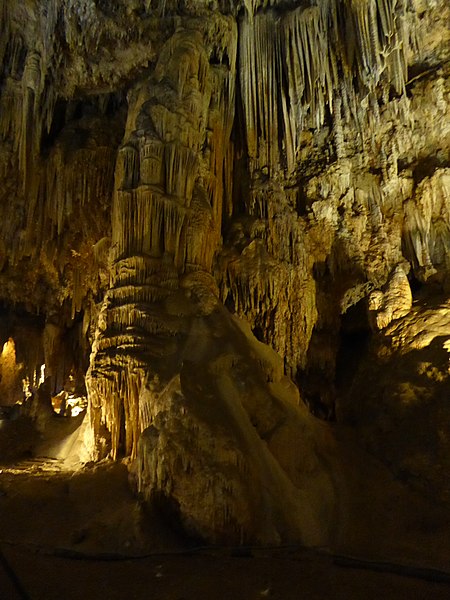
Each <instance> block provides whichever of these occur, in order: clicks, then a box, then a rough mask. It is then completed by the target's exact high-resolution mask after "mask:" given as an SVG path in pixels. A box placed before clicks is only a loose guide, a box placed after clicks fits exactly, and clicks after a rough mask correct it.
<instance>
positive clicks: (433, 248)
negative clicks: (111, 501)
mask: <svg viewBox="0 0 450 600" xmlns="http://www.w3.org/2000/svg"><path fill="white" fill-rule="evenodd" d="M449 19H450V8H449V6H448V5H447V2H445V1H444V0H344V1H339V0H321V1H319V0H304V1H301V2H294V3H293V2H289V1H287V0H286V1H285V0H264V1H262V0H244V1H231V0H197V1H195V2H194V1H189V0H184V1H175V0H133V1H128V2H121V1H120V0H111V1H108V2H106V1H104V0H45V1H43V2H37V1H36V0H27V1H26V2H9V1H7V0H4V1H3V2H2V5H1V12H0V56H1V58H2V63H1V64H2V72H1V76H0V156H1V163H0V178H1V182H2V185H1V187H0V189H1V192H0V283H1V286H0V303H1V305H0V308H1V313H0V325H1V327H0V331H1V333H2V340H1V341H2V343H5V342H7V341H8V339H9V338H11V339H12V340H14V342H15V344H16V353H17V359H16V360H17V362H18V363H20V364H21V365H22V366H21V369H22V371H21V373H22V376H23V378H24V379H25V380H27V382H28V384H27V385H29V387H30V389H31V388H33V386H34V388H35V390H34V391H37V387H38V385H39V384H38V378H37V377H36V374H37V373H39V372H40V370H41V369H42V365H44V364H45V374H46V376H47V377H49V378H50V379H49V380H48V381H47V384H46V385H48V386H50V388H51V389H50V391H51V393H53V394H54V395H56V394H58V393H59V392H61V390H63V389H66V388H67V382H68V380H69V378H70V380H71V381H72V382H73V383H72V385H74V386H75V387H77V388H78V389H79V390H80V393H83V392H84V386H86V389H87V395H88V400H89V407H88V413H87V416H86V419H87V431H86V443H87V445H88V448H89V451H90V453H91V458H92V459H94V460H99V459H101V458H104V457H110V458H113V459H119V458H124V457H129V461H130V471H131V473H132V478H133V480H134V482H135V486H136V487H137V489H138V491H139V492H140V493H141V494H142V497H144V498H145V499H146V500H148V501H149V502H156V503H158V504H159V505H160V506H162V507H163V509H164V510H166V511H169V513H170V514H171V515H172V516H173V517H176V518H177V519H178V520H179V521H180V523H181V524H182V526H183V527H184V529H185V530H186V531H188V532H189V533H190V534H193V535H197V536H200V537H202V538H204V539H208V540H212V541H220V540H225V541H229V542H236V541H237V542H241V543H242V542H252V541H257V542H263V543H279V542H281V541H302V542H304V543H307V544H312V545H319V544H326V543H328V542H329V540H330V536H331V535H332V533H331V531H332V527H333V524H334V520H335V519H336V518H337V517H336V515H337V511H338V498H337V496H338V493H337V487H336V482H335V481H334V480H333V473H332V471H333V468H332V465H331V463H332V462H333V461H332V459H331V458H330V456H336V455H339V447H338V446H337V447H336V446H335V444H336V442H335V440H334V433H335V430H336V427H339V426H340V425H343V426H344V425H345V426H348V425H350V426H351V427H353V428H354V429H355V431H356V432H357V435H358V436H359V437H360V442H361V444H362V445H364V446H365V447H366V448H369V449H370V451H371V452H372V453H374V454H375V455H376V456H377V458H378V459H379V460H381V461H383V462H384V464H386V465H388V466H389V468H390V469H391V470H392V472H393V473H395V474H397V475H398V474H400V475H401V476H402V477H404V478H406V479H407V480H414V482H415V483H416V484H417V485H416V487H417V489H425V488H426V486H427V485H431V486H432V487H433V489H435V490H437V491H438V493H439V494H440V496H441V498H442V501H443V502H448V493H449V478H448V474H447V473H448V465H447V463H448V458H447V455H448V435H449V426H448V418H447V417H448V415H447V412H448V411H447V408H446V406H445V398H446V395H447V396H448V389H449V388H448V386H449V371H448V358H446V359H445V357H446V353H445V348H447V349H448V341H447V340H448V339H449V338H450V330H449V322H448V318H447V311H448V294H449V290H450V286H449V281H450V279H449V273H450V185H449V184H450V162H449V152H450V120H449V112H450V84H449V68H450V67H449V54H450V44H449V38H450V34H449V29H448V22H449ZM431 295H432V296H433V300H432V301H431V300H429V297H430V296H431ZM427 303H428V304H427ZM438 343H439V344H440V346H439V348H437V346H436V347H435V345H436V344H438ZM445 344H447V345H445ZM424 349H426V350H425V354H426V356H425V355H424V356H422V355H421V356H420V357H419V356H418V355H417V356H416V355H414V356H413V354H412V352H415V351H417V352H419V351H423V350H424ZM433 349H435V350H436V352H437V354H435V355H434V354H433ZM433 357H434V358H433ZM416 359H417V360H416ZM434 359H436V361H437V363H436V364H434V362H433V361H434ZM5 360H6V359H5V358H4V357H3V358H1V357H0V366H1V365H3V364H4V362H5ZM446 360H447V362H445V361H446ZM398 365H400V367H401V369H404V375H403V378H404V379H401V378H397V375H398V374H399V373H398V370H397V368H398ZM11 368H14V367H11ZM383 377H385V378H386V380H385V384H386V385H385V386H384V387H383V385H382V384H380V381H381V380H383ZM420 378H422V379H420ZM368 380H370V381H372V384H371V385H372V388H371V390H372V391H371V393H370V394H365V385H366V382H367V381H368ZM419 380H420V381H419ZM430 381H432V382H434V383H433V385H428V384H429V382H430ZM426 384H427V385H426ZM15 385H16V384H15ZM428 387H429V389H428ZM425 388H427V389H426V390H425ZM8 393H9V392H8ZM0 403H3V402H1V401H0ZM426 407H429V410H428V408H426ZM422 419H428V420H427V423H428V424H427V426H426V427H424V433H423V437H422V438H421V440H420V442H417V445H416V442H415V440H413V439H412V438H411V432H412V431H413V430H414V428H415V427H416V424H417V421H418V420H422ZM326 421H328V423H327V422H326ZM335 421H336V423H337V424H331V423H334V422H335ZM330 422H331V423H330ZM396 432H398V434H397V433H396ZM397 437H400V438H401V439H402V442H401V443H400V444H397ZM429 444H431V445H432V447H433V448H435V451H434V454H433V453H432V452H431V451H430V450H429V448H428V445H429ZM427 448H428V449H427ZM430 452H431V454H430ZM330 461H331V462H330Z"/></svg>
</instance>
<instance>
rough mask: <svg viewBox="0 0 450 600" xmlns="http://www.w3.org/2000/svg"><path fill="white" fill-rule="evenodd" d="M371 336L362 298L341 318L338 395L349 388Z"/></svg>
mask: <svg viewBox="0 0 450 600" xmlns="http://www.w3.org/2000/svg"><path fill="white" fill-rule="evenodd" d="M371 336H372V330H371V328H370V324H369V319H368V310H367V300H366V298H363V299H362V300H360V301H359V302H358V303H357V304H354V305H353V306H351V307H350V308H349V309H348V310H347V312H346V313H344V314H343V315H342V318H341V329H340V332H339V345H338V349H337V354H336V376H335V383H336V391H337V394H338V395H343V394H345V393H347V392H348V390H349V389H350V387H351V384H352V381H353V379H354V376H355V374H356V372H357V370H358V367H359V365H360V363H361V360H362V359H363V358H364V356H365V354H366V351H367V348H368V345H369V342H370V339H371Z"/></svg>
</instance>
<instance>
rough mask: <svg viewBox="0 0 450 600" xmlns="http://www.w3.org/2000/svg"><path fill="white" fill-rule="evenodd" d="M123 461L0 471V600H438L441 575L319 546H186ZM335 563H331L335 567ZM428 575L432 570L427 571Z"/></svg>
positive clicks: (36, 462) (49, 463) (446, 586)
mask: <svg viewBox="0 0 450 600" xmlns="http://www.w3.org/2000/svg"><path fill="white" fill-rule="evenodd" d="M127 479H128V474H127V470H126V467H125V465H122V464H115V465H113V464H110V463H105V464H103V465H100V466H97V467H91V468H88V469H85V470H84V471H80V472H76V473H73V472H68V471H65V470H61V463H60V462H58V461H57V460H49V459H29V460H26V461H22V462H20V463H18V464H15V465H9V466H8V467H3V468H2V469H1V473H0V517H1V519H0V522H1V533H0V550H1V553H2V560H1V561H0V562H1V564H0V598H1V599H2V600H16V599H21V598H25V599H26V598H28V599H31V600H53V599H54V600H72V599H73V600H78V599H80V600H81V599H82V600H91V599H92V600H96V599H103V598H108V599H110V600H115V599H117V600H119V599H120V600H122V599H124V598H127V599H137V600H140V599H151V600H153V599H154V600H194V599H195V600H197V599H199V598H204V599H208V600H251V599H257V598H272V599H277V600H291V599H292V600H294V599H295V600H300V599H307V600H314V599H325V598H332V599H340V598H342V599H350V598H357V599H359V598H361V599H363V598H364V599H370V598H373V599H375V598H377V599H378V598H379V597H380V595H382V596H383V597H384V598H392V599H399V600H401V599H403V598H404V599H405V600H406V599H407V600H413V599H417V600H419V599H420V600H422V599H424V600H425V599H430V600H431V599H436V600H439V599H441V598H442V599H444V598H445V599H447V598H449V597H450V582H447V583H446V582H433V581H428V580H424V579H423V577H422V575H423V573H422V574H421V575H420V576H419V577H415V576H406V575H405V574H403V575H398V574H394V573H386V572H377V571H375V570H373V569H367V568H351V567H349V566H343V565H342V561H339V560H337V559H336V558H333V557H332V556H330V555H329V554H326V553H323V552H313V551H306V550H304V549H300V548H285V549H277V550H274V549H272V550H269V549H248V550H246V551H243V552H237V551H236V550H233V549H230V548H217V549H212V548H203V549H198V548H196V547H193V543H192V542H190V541H188V540H185V539H183V538H182V537H181V536H179V535H178V534H177V533H175V532H173V531H171V530H170V529H168V527H167V526H163V525H162V524H161V520H160V519H158V518H157V517H156V518H155V515H149V514H144V513H143V511H142V508H141V506H140V505H139V502H138V500H137V499H136V498H135V497H134V496H133V495H132V493H131V491H130V488H129V485H128V481H127ZM337 563H339V564H337ZM427 576H428V577H429V578H431V579H432V578H433V574H432V573H431V577H430V573H428V575H427Z"/></svg>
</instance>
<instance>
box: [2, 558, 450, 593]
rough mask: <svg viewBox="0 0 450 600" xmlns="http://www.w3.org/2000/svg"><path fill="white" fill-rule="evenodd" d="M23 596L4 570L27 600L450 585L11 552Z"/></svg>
mask: <svg viewBox="0 0 450 600" xmlns="http://www.w3.org/2000/svg"><path fill="white" fill-rule="evenodd" d="M5 555H6V557H7V560H8V563H9V565H10V566H11V567H12V569H13V570H14V573H15V574H16V576H17V578H18V580H19V581H20V585H21V586H22V590H23V591H22V594H19V593H17V590H16V589H14V588H13V587H12V586H11V582H10V581H9V580H8V578H7V576H6V574H5V573H4V572H0V589H4V590H8V585H9V592H6V595H5V593H4V594H3V595H2V598H8V599H10V600H15V599H16V598H17V599H18V600H19V599H21V598H28V599H32V600H72V599H73V600H79V599H84V600H90V599H92V600H96V599H100V598H108V599H110V600H115V599H117V600H122V599H124V598H127V599H136V600H140V599H154V600H194V599H195V600H197V599H199V598H204V599H208V600H252V599H255V600H256V599H257V598H271V599H277V600H291V599H292V600H294V599H295V600H299V599H302V598H304V599H308V600H315V599H318V600H319V599H320V600H323V599H328V598H332V599H336V600H337V599H341V598H342V599H346V600H349V599H351V598H357V599H359V598H361V599H363V598H364V599H372V598H373V599H375V598H377V599H378V598H379V597H380V595H382V596H383V597H384V598H392V599H393V600H394V599H397V600H401V599H405V600H414V599H417V600H419V599H421V600H425V599H430V600H431V599H435V600H439V599H441V598H442V599H444V598H445V599H447V598H449V596H450V586H449V585H448V584H445V583H433V582H429V581H423V580H420V579H415V578H409V577H402V576H397V575H393V574H387V573H377V572H371V571H367V570H360V569H351V568H342V567H339V566H336V565H334V564H333V563H332V561H330V559H328V558H326V557H319V556H308V555H307V554H306V553H305V554H302V555H297V556H295V555H293V556H286V555H285V556H283V555H282V554H280V555H278V556H270V557H269V556H253V557H251V558H250V557H233V556H211V555H195V556H182V555H169V554H166V555H159V556H153V557H148V558H145V559H138V560H137V559H135V560H121V561H113V562H112V561H108V560H103V561H100V560H73V559H67V558H63V557H55V556H45V555H41V554H35V553H32V552H30V551H25V550H19V549H16V548H14V549H13V548H8V549H7V551H6V552H5Z"/></svg>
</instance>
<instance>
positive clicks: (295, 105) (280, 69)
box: [240, 0, 410, 175]
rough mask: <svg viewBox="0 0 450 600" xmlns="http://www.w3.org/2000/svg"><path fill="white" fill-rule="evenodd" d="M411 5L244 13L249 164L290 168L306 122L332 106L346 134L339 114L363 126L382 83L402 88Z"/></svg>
mask: <svg viewBox="0 0 450 600" xmlns="http://www.w3.org/2000/svg"><path fill="white" fill-rule="evenodd" d="M407 5H408V2H407V0H345V1H344V2H341V1H337V0H325V1H323V2H316V1H313V2H311V3H310V5H309V6H307V7H305V6H301V7H299V8H297V9H295V10H292V11H289V12H287V13H285V14H284V15H283V16H281V17H279V16H278V15H277V14H276V13H275V12H273V11H270V10H269V11H260V12H257V13H256V14H254V15H247V16H246V17H244V18H243V20H242V22H241V29H240V56H241V60H242V65H245V69H244V68H242V67H241V70H240V83H241V88H242V98H243V107H244V115H245V124H246V129H247V142H248V150H249V156H250V160H251V165H250V166H251V168H253V169H261V170H264V169H266V170H267V171H269V172H270V174H271V175H275V174H276V172H277V170H278V169H279V168H280V166H281V167H283V166H284V167H286V168H287V170H288V172H292V170H293V169H294V167H295V163H296V153H297V151H298V144H299V134H300V132H301V131H302V130H304V129H319V128H320V127H321V126H322V125H323V124H324V123H325V121H326V119H327V115H333V114H334V120H335V121H336V122H337V125H338V129H339V128H341V130H340V131H338V132H337V136H338V137H339V135H340V136H341V137H342V121H344V122H350V121H353V122H354V123H355V125H356V126H357V128H358V129H359V130H360V129H361V128H362V127H363V126H364V125H365V124H366V122H367V114H366V113H368V112H369V109H370V110H373V106H372V105H373V103H374V98H375V102H376V103H377V102H378V100H377V97H376V95H377V93H378V91H377V90H379V91H380V95H381V96H383V94H384V97H386V94H388V93H389V91H390V90H391V89H393V90H394V91H395V93H396V94H403V93H404V90H405V82H406V79H407V57H408V52H409V43H410V39H409V38H410V32H409V30H408V26H407V19H408V13H407V8H408V6H407ZM377 108H378V105H377ZM337 142H339V139H338V140H337ZM338 145H339V144H338Z"/></svg>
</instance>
